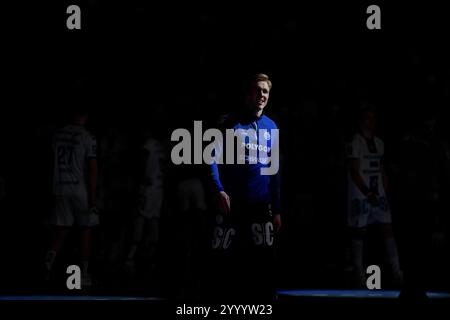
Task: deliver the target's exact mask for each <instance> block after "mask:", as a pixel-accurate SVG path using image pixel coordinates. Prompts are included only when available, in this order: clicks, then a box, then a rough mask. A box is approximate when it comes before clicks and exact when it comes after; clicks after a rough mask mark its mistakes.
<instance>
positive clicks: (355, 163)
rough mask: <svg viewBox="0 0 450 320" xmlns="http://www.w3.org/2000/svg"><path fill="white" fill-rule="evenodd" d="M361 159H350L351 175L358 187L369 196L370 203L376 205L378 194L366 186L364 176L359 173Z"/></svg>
mask: <svg viewBox="0 0 450 320" xmlns="http://www.w3.org/2000/svg"><path fill="white" fill-rule="evenodd" d="M359 167H360V160H359V159H350V176H351V178H352V180H353V182H354V183H355V184H356V186H357V187H358V189H359V190H360V191H361V192H362V193H363V194H364V195H365V196H367V199H368V201H369V203H370V204H372V205H376V204H377V202H378V199H377V195H376V194H375V193H373V192H371V191H370V190H369V188H368V187H367V186H366V184H365V182H364V180H363V178H362V177H361V175H360V173H359Z"/></svg>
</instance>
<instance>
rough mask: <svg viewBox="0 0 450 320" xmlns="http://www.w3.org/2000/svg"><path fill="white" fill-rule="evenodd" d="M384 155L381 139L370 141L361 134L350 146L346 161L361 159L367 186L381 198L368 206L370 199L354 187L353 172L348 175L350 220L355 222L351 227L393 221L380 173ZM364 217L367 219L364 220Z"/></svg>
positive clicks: (354, 138)
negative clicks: (376, 203) (362, 217)
mask: <svg viewBox="0 0 450 320" xmlns="http://www.w3.org/2000/svg"><path fill="white" fill-rule="evenodd" d="M383 156H384V143H383V141H382V140H381V139H380V138H378V137H374V138H373V139H371V140H369V139H366V138H364V137H363V136H362V135H361V134H359V133H358V134H355V135H354V136H353V139H352V141H351V143H350V144H349V145H348V146H347V158H348V159H358V160H359V163H360V166H359V174H360V176H361V177H362V179H363V181H364V184H365V185H366V186H367V187H368V188H369V190H370V191H372V192H374V193H375V194H377V195H378V197H379V198H378V199H379V204H378V206H372V205H371V204H369V203H368V200H367V197H366V196H365V195H364V194H363V193H362V192H361V190H360V189H359V188H358V186H357V185H356V184H355V182H354V181H353V179H352V178H351V175H350V172H349V173H348V198H349V203H348V211H349V218H350V220H352V221H353V223H352V222H351V224H352V225H354V226H357V227H361V226H364V225H367V224H370V223H371V222H389V221H390V214H389V209H388V205H387V199H386V193H385V190H384V185H383V177H382V172H381V168H382V159H383ZM361 216H364V217H365V219H362V220H361ZM355 219H356V220H355ZM356 221H358V222H356Z"/></svg>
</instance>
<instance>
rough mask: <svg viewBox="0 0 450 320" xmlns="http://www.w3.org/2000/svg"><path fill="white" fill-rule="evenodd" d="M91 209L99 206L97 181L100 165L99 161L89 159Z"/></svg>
mask: <svg viewBox="0 0 450 320" xmlns="http://www.w3.org/2000/svg"><path fill="white" fill-rule="evenodd" d="M88 161H89V181H88V188H89V189H88V192H89V207H90V208H93V207H95V206H96V204H97V179H98V164H97V159H89V160H88Z"/></svg>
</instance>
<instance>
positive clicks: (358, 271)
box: [350, 227, 367, 287]
mask: <svg viewBox="0 0 450 320" xmlns="http://www.w3.org/2000/svg"><path fill="white" fill-rule="evenodd" d="M366 234H367V228H366V227H358V228H357V227H352V228H351V229H350V236H351V246H350V249H351V261H352V267H353V276H354V278H353V281H354V284H355V285H356V286H361V287H364V286H365V270H364V241H365V238H366Z"/></svg>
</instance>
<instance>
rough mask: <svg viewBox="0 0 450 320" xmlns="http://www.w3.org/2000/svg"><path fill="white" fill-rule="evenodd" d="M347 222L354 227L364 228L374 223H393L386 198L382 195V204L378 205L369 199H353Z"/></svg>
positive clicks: (350, 202)
mask: <svg viewBox="0 0 450 320" xmlns="http://www.w3.org/2000/svg"><path fill="white" fill-rule="evenodd" d="M347 223H348V226H349V227H353V228H364V227H367V226H368V225H371V224H374V223H392V218H391V212H390V210H389V207H388V205H387V201H386V198H385V197H380V204H379V205H378V206H376V207H375V206H372V205H371V204H369V203H368V201H367V199H358V198H354V199H351V200H350V201H349V208H348V215H347Z"/></svg>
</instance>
